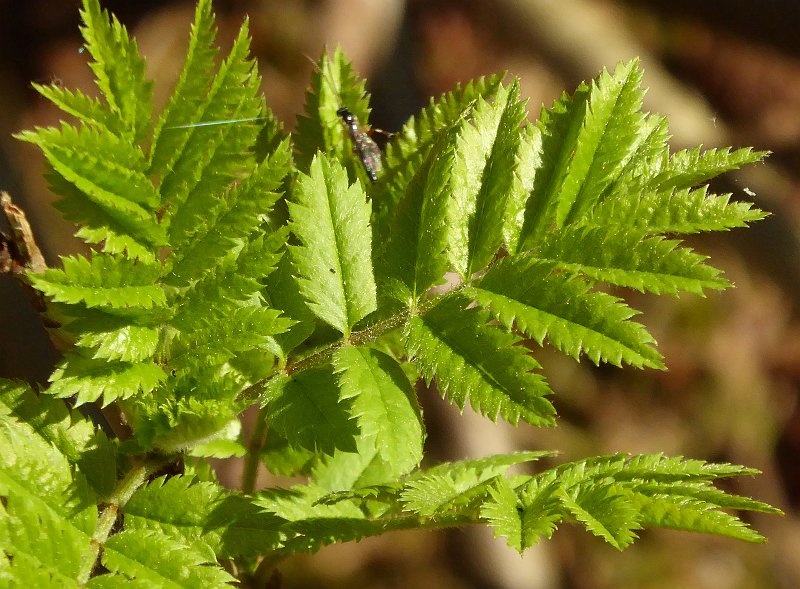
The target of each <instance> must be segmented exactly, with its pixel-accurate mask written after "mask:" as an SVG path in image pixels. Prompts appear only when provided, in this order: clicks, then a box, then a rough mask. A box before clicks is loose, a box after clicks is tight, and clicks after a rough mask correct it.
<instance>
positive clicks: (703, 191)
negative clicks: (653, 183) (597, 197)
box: [588, 185, 767, 235]
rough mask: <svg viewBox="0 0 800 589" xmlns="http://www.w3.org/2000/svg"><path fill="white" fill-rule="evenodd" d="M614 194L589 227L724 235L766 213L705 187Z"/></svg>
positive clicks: (596, 213)
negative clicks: (614, 226)
mask: <svg viewBox="0 0 800 589" xmlns="http://www.w3.org/2000/svg"><path fill="white" fill-rule="evenodd" d="M622 189H623V190H624V193H619V194H613V195H611V196H609V197H608V198H607V199H606V200H605V201H603V202H602V203H601V204H600V205H599V206H597V207H596V208H595V209H594V210H593V211H592V213H591V217H590V219H589V220H588V224H594V225H600V224H606V225H619V226H628V227H636V228H640V229H642V230H644V231H646V232H647V233H648V234H650V235H656V234H663V233H672V234H688V233H700V232H703V231H726V230H728V229H732V228H734V227H746V226H747V224H748V223H752V222H753V221H758V220H760V219H763V218H764V217H766V216H767V213H765V212H763V211H761V210H759V209H757V208H754V207H753V205H752V204H751V203H748V202H730V196H731V195H730V194H723V195H716V194H708V187H707V186H701V187H700V188H697V189H694V190H692V189H689V188H683V189H680V190H678V189H667V190H663V191H652V192H644V193H641V194H639V195H638V197H637V198H631V195H630V193H629V192H628V190H626V187H625V186H624V185H623V187H622Z"/></svg>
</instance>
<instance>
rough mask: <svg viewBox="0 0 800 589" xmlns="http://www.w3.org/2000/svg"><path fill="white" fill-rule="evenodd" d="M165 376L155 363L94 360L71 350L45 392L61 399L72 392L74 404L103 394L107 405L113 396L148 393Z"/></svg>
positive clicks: (51, 377) (87, 401)
mask: <svg viewBox="0 0 800 589" xmlns="http://www.w3.org/2000/svg"><path fill="white" fill-rule="evenodd" d="M166 377H167V375H166V374H165V372H164V370H163V369H162V368H161V367H160V366H158V365H157V364H153V363H141V364H133V363H130V362H122V361H107V360H103V359H98V360H94V359H91V358H86V357H84V356H81V355H78V354H73V353H70V354H67V355H66V357H65V358H64V360H63V361H62V362H61V363H60V364H59V365H58V367H57V368H56V369H55V371H54V372H53V374H52V375H51V376H50V382H51V383H52V384H51V385H50V388H49V389H47V393H48V394H50V395H53V396H55V397H60V398H62V399H63V398H66V397H71V396H73V395H75V404H76V405H82V404H84V403H91V402H93V401H96V400H97V399H99V398H100V397H103V405H107V404H108V403H110V402H111V401H113V400H115V399H127V398H129V397H133V396H134V395H139V394H146V393H150V392H152V391H153V390H154V389H155V388H156V387H157V386H158V385H159V384H160V383H161V382H163V381H164V380H165V379H166Z"/></svg>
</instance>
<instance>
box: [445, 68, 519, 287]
mask: <svg viewBox="0 0 800 589" xmlns="http://www.w3.org/2000/svg"><path fill="white" fill-rule="evenodd" d="M525 114H526V113H525V105H524V104H523V103H521V102H519V82H518V81H516V80H515V81H514V83H513V84H512V85H511V87H510V88H509V89H508V90H505V89H504V88H502V87H501V88H500V89H499V90H498V92H497V94H496V96H495V99H494V102H493V103H492V104H491V105H490V104H488V103H487V102H485V101H484V100H483V99H479V100H478V104H477V106H476V107H475V109H474V111H473V121H474V125H465V126H463V128H462V130H461V132H460V134H459V138H458V144H457V147H456V151H455V161H454V169H453V184H452V197H451V199H450V206H451V210H450V213H449V218H450V220H451V229H450V232H451V236H450V246H449V249H450V254H451V257H452V261H453V265H454V267H455V269H456V271H457V272H459V274H461V276H462V277H463V278H465V279H466V278H468V277H470V276H471V275H472V274H473V273H475V272H477V271H479V270H481V269H482V268H484V267H485V266H486V265H487V264H488V263H489V262H490V261H491V260H492V258H493V256H494V255H495V253H496V252H497V250H498V248H499V247H500V244H501V242H502V240H503V235H502V233H503V226H504V218H505V216H506V209H507V206H508V203H507V201H508V199H509V198H510V197H511V196H512V195H513V191H512V187H513V183H514V179H515V174H516V173H517V166H518V164H519V162H518V160H517V155H518V150H519V146H520V139H521V133H520V124H521V123H522V120H523V119H524V117H525Z"/></svg>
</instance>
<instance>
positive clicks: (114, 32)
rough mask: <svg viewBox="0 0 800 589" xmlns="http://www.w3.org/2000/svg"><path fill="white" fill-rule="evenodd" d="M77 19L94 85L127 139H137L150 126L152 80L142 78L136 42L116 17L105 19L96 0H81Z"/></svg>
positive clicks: (143, 63)
mask: <svg viewBox="0 0 800 589" xmlns="http://www.w3.org/2000/svg"><path fill="white" fill-rule="evenodd" d="M81 18H82V20H83V26H82V27H81V33H82V34H83V38H84V39H85V40H86V49H87V51H88V52H89V55H91V56H92V58H93V59H94V61H93V62H92V63H90V64H89V67H91V68H92V71H93V72H94V74H95V76H97V80H96V82H97V87H98V88H100V91H101V92H102V93H103V96H105V99H106V101H107V102H108V106H109V108H110V110H111V111H112V112H113V113H114V114H115V115H116V116H117V117H118V118H119V119H120V121H121V122H122V123H123V125H124V129H125V135H126V136H127V137H128V138H129V140H133V141H141V140H142V139H143V138H144V136H145V133H146V132H147V129H148V127H149V126H150V116H151V112H152V109H153V104H152V100H153V83H152V82H150V81H148V80H147V79H146V78H145V73H146V72H145V62H144V59H142V57H140V56H139V50H138V48H137V46H136V41H135V40H133V39H131V38H130V37H129V36H128V31H127V30H126V29H125V27H124V26H123V25H122V24H120V22H119V21H118V20H117V18H116V17H111V19H110V20H109V17H108V14H107V13H106V12H105V11H104V10H101V9H100V3H99V2H98V0H83V9H82V10H81Z"/></svg>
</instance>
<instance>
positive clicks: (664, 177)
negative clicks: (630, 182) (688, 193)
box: [648, 147, 768, 190]
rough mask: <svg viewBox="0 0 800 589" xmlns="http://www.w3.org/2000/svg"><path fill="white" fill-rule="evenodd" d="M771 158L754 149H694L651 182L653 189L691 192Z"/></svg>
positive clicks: (677, 157) (680, 154)
mask: <svg viewBox="0 0 800 589" xmlns="http://www.w3.org/2000/svg"><path fill="white" fill-rule="evenodd" d="M767 154H768V152H766V151H753V150H752V149H751V148H749V147H746V148H744V149H736V150H734V151H731V148H730V147H726V148H724V149H707V150H705V151H704V150H702V149H701V148H700V147H695V148H694V149H690V150H683V151H679V152H677V153H674V154H672V155H671V156H670V158H669V161H668V162H667V163H666V165H665V166H664V167H663V169H662V170H661V171H660V172H659V173H658V174H657V175H656V176H655V177H654V178H652V179H650V181H649V183H648V184H649V185H650V186H656V187H658V188H659V189H660V190H665V189H670V188H678V189H681V188H690V187H692V186H697V185H698V184H701V183H703V182H706V181H707V180H710V179H711V178H714V177H716V176H719V175H720V174H723V173H725V172H730V171H731V170H738V169H739V168H741V167H742V166H746V165H748V164H754V163H756V162H758V161H760V160H762V159H764V157H765V156H766V155H767Z"/></svg>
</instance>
